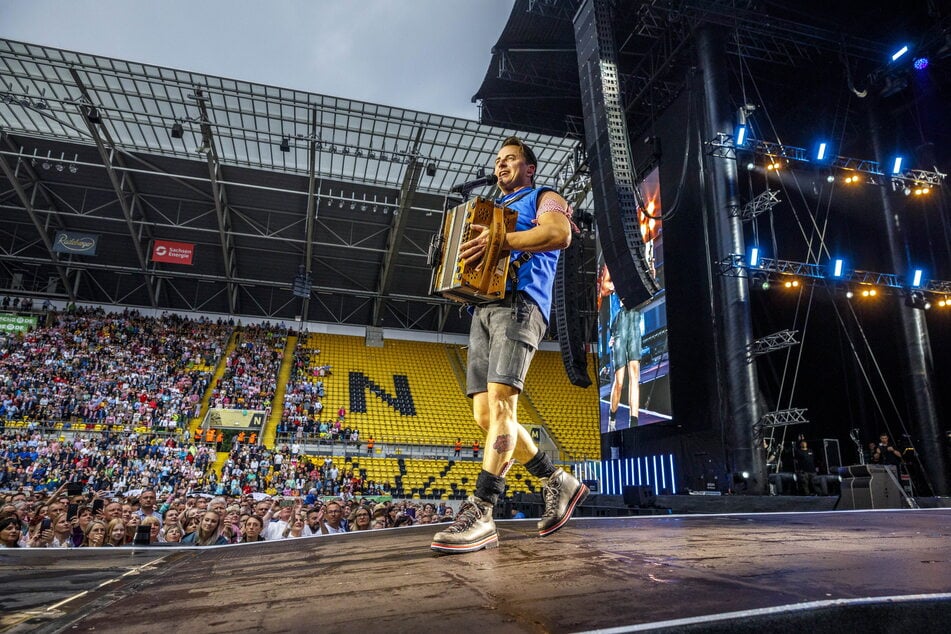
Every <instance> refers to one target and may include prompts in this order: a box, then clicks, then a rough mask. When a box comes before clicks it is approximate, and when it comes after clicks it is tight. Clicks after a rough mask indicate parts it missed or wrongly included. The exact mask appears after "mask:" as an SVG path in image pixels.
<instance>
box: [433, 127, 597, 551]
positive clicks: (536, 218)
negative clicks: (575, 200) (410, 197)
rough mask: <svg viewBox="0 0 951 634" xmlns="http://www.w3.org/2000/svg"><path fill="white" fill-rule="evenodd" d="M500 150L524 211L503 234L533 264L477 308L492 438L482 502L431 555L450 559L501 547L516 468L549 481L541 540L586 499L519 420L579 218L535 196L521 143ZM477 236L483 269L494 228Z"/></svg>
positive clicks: (479, 399) (471, 377) (478, 498)
mask: <svg viewBox="0 0 951 634" xmlns="http://www.w3.org/2000/svg"><path fill="white" fill-rule="evenodd" d="M501 145H502V147H501V148H500V150H499V152H498V155H497V157H496V163H495V175H496V176H497V177H498V187H499V189H500V191H501V193H502V197H501V198H500V199H499V200H498V202H499V203H501V204H504V205H506V206H508V207H509V208H511V209H514V210H515V211H517V212H518V221H517V224H516V230H515V231H511V232H508V233H506V234H505V236H504V242H505V245H503V246H504V247H505V248H510V249H512V257H513V258H520V257H521V255H522V254H523V253H529V254H530V256H529V257H528V258H527V259H525V260H524V261H523V263H522V265H521V266H519V267H518V269H517V280H516V289H515V290H514V291H513V292H510V293H508V294H507V296H506V299H507V301H499V302H494V303H489V304H482V305H479V306H476V308H475V310H474V313H473V316H472V327H471V330H470V333H469V356H468V364H469V365H468V369H467V387H466V392H467V394H468V395H469V396H470V397H471V398H472V399H473V415H474V418H475V420H476V422H477V423H478V425H479V426H480V427H481V428H482V429H483V430H484V431H485V432H486V440H485V443H486V447H487V451H486V455H485V457H484V459H483V461H482V471H481V473H480V474H479V477H478V479H477V480H476V485H475V492H474V495H473V496H471V497H470V498H469V500H467V502H468V504H467V505H465V507H464V508H463V509H461V510H460V512H459V513H458V515H457V516H456V519H455V521H454V522H453V524H452V525H451V526H450V527H449V528H447V529H446V530H444V531H440V532H439V533H436V535H435V536H434V537H433V542H432V544H431V548H432V549H433V550H436V551H437V552H443V553H459V552H471V551H474V550H480V549H482V548H487V547H493V546H497V545H498V541H499V537H498V531H497V530H496V528H495V523H494V521H493V519H492V511H493V508H494V507H495V504H496V503H497V501H498V498H499V496H501V495H502V494H503V492H504V491H505V475H506V474H507V473H508V471H509V469H510V468H511V466H512V465H513V463H514V461H515V460H519V461H520V462H521V463H522V464H523V465H524V466H525V468H526V469H527V470H528V472H529V473H530V474H531V475H532V476H534V477H536V478H541V479H542V481H543V483H544V485H543V496H542V497H543V500H544V503H545V511H544V513H543V515H542V519H541V521H539V523H538V531H539V535H540V536H542V537H544V536H546V535H550V534H551V533H553V532H555V531H556V530H558V529H559V528H561V527H562V526H564V524H565V523H566V522H567V521H568V519H569V518H570V517H571V514H572V513H573V511H574V508H575V506H576V505H577V504H578V503H579V502H581V500H583V499H584V498H585V497H586V496H587V494H588V489H587V487H585V485H584V484H583V483H581V482H579V481H578V480H577V479H576V478H575V477H574V476H572V475H571V474H569V473H568V472H566V471H564V470H563V469H556V467H555V466H554V464H552V462H551V459H550V458H548V456H547V455H546V454H545V453H543V452H540V451H538V447H537V446H536V445H535V443H534V442H533V441H532V439H531V436H530V435H529V433H528V431H527V430H525V428H524V427H523V426H522V425H519V423H518V420H517V412H518V397H519V394H520V392H521V389H522V385H523V381H524V377H525V375H526V374H527V372H528V366H529V364H530V363H531V359H532V356H533V354H534V352H535V350H536V349H537V347H538V344H539V343H540V342H541V338H542V337H543V336H544V334H545V332H546V330H547V324H548V318H549V311H550V307H551V299H552V286H553V283H554V271H555V269H556V266H555V265H556V264H557V262H558V258H559V255H560V253H559V252H560V250H561V249H563V248H565V247H567V246H568V245H569V244H570V242H571V233H572V223H571V214H572V211H571V208H570V206H569V205H568V203H567V201H566V200H565V199H564V198H562V197H561V196H560V195H558V194H557V193H556V192H554V191H553V190H550V189H548V188H537V189H536V188H535V182H534V178H535V171H536V170H537V169H538V161H537V159H536V158H535V154H534V153H533V152H532V150H531V149H530V148H529V147H528V146H527V145H526V144H525V143H524V142H523V141H522V140H521V139H519V138H517V137H509V138H507V139H505V140H504V141H502V144H501ZM472 230H473V231H472V234H478V235H476V236H475V237H474V238H472V239H470V240H467V241H466V242H465V243H463V244H462V245H460V255H461V256H462V258H463V259H465V261H466V263H467V264H469V265H472V266H478V265H480V264H481V262H482V259H483V258H484V256H485V253H486V251H487V248H488V239H489V228H488V227H482V226H479V225H473V226H472Z"/></svg>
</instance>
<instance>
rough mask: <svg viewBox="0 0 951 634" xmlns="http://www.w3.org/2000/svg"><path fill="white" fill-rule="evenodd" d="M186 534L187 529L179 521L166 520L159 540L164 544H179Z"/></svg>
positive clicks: (160, 531)
mask: <svg viewBox="0 0 951 634" xmlns="http://www.w3.org/2000/svg"><path fill="white" fill-rule="evenodd" d="M184 536H185V530H184V529H183V528H182V525H181V524H179V523H178V522H168V521H167V522H165V524H163V525H162V528H161V530H159V542H160V543H163V544H177V543H179V542H180V541H182V537H184Z"/></svg>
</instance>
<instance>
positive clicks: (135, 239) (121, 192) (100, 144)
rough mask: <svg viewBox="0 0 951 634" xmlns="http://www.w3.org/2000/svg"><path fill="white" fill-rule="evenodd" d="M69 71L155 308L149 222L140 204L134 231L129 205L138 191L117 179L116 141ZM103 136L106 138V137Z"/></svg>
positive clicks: (77, 78)
mask: <svg viewBox="0 0 951 634" xmlns="http://www.w3.org/2000/svg"><path fill="white" fill-rule="evenodd" d="M69 73H70V75H72V77H73V81H74V82H75V84H76V87H77V88H79V91H80V92H81V93H82V96H83V99H84V100H85V104H79V105H77V108H78V109H79V115H80V118H81V119H82V120H83V121H84V122H85V123H86V127H87V128H88V130H89V135H90V136H91V137H92V140H93V142H94V143H95V144H96V149H97V150H98V151H99V156H100V157H101V158H102V164H103V167H105V168H106V173H107V174H108V175H109V182H110V183H112V188H113V189H114V190H115V193H116V197H117V198H118V200H119V206H120V207H121V208H122V215H123V216H124V217H125V222H126V226H127V227H128V229H129V237H131V238H132V246H133V247H135V255H136V257H137V258H138V260H139V266H141V267H142V275H143V276H144V277H145V282H146V285H147V287H148V290H149V301H150V302H151V304H152V307H153V308H155V307H157V306H158V298H157V297H156V295H155V285H154V278H153V277H152V276H151V273H150V272H149V264H148V259H147V257H146V254H145V249H144V248H143V247H142V235H143V234H146V236H147V237H148V238H149V239H151V236H149V235H147V232H148V222H147V221H146V218H145V217H144V214H142V213H141V205H140V206H139V212H140V215H142V218H141V220H142V221H143V222H139V223H138V226H139V231H138V233H137V232H136V222H135V220H134V215H135V214H134V210H133V208H132V205H134V204H135V202H136V200H137V199H138V193H137V191H136V189H135V186H134V185H133V183H132V179H131V177H129V175H128V174H123V175H122V178H121V179H120V178H119V175H118V173H117V172H116V170H115V169H114V167H113V164H112V157H113V156H114V157H116V160H117V161H121V158H120V157H119V154H118V151H117V150H116V144H115V142H113V140H112V137H111V136H110V135H109V131H108V130H107V129H106V127H105V126H102V127H101V128H100V127H98V126H97V124H95V123H93V122H91V121H90V120H89V117H87V116H86V115H87V112H86V107H87V105H88V106H89V107H91V106H92V105H93V101H92V98H91V97H90V96H89V91H88V90H87V89H86V86H85V84H84V83H83V81H82V78H80V76H79V71H77V70H76V69H75V68H70V69H69ZM100 116H102V112H101V111H100ZM100 130H101V132H100ZM103 139H105V141H104V140H103ZM106 143H108V145H109V148H110V149H111V151H112V154H111V156H110V152H109V151H107V150H106ZM120 167H125V166H124V165H122V164H121V162H120ZM126 185H128V186H129V191H130V193H131V194H132V204H130V203H129V201H128V200H127V199H126V191H125V186H126Z"/></svg>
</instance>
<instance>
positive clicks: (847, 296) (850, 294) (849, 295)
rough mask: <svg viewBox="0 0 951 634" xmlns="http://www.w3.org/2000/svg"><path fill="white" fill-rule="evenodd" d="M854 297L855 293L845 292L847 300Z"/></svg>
mask: <svg viewBox="0 0 951 634" xmlns="http://www.w3.org/2000/svg"><path fill="white" fill-rule="evenodd" d="M853 297H855V293H853V292H852V291H845V298H846V299H852V298H853Z"/></svg>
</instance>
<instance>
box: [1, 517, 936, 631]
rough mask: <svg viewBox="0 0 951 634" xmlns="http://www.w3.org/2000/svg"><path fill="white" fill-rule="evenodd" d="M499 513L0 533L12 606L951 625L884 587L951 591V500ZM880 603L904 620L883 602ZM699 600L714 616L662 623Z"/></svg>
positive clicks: (324, 627)
mask: <svg viewBox="0 0 951 634" xmlns="http://www.w3.org/2000/svg"><path fill="white" fill-rule="evenodd" d="M499 527H500V533H501V539H502V543H501V547H500V548H499V549H497V550H489V551H482V552H479V553H472V554H468V555H456V556H436V555H434V554H432V553H431V551H430V550H429V542H430V538H431V537H432V535H433V533H434V532H435V530H436V527H433V526H426V527H423V526H420V527H413V528H406V529H395V530H388V531H375V532H369V533H352V534H348V535H340V536H330V537H317V538H303V539H298V540H291V541H282V542H275V543H269V544H261V545H248V546H225V547H218V548H205V549H187V550H186V549H147V550H144V551H135V552H133V551H132V550H127V549H121V550H99V551H83V550H76V551H50V550H29V551H10V550H0V573H2V577H0V579H2V581H0V589H2V593H0V594H2V599H0V601H2V602H0V611H2V614H3V616H2V622H0V623H2V625H3V628H2V629H5V630H8V631H67V632H88V631H98V632H102V631H122V632H156V631H188V632H202V633H203V634H204V633H206V632H252V631H253V632H261V631H263V632H271V631H307V632H316V631H320V632H348V631H349V632H366V631H369V632H407V631H417V632H435V631H439V632H465V631H480V632H577V631H586V630H598V629H606V628H619V627H624V626H632V625H634V626H637V625H639V626H640V627H639V628H637V629H650V630H656V629H663V630H668V631H756V630H757V629H760V628H763V627H768V629H770V631H773V632H781V631H800V632H801V631H810V632H812V631H837V632H840V633H844V632H847V631H856V630H855V629H853V627H851V626H857V625H859V624H860V623H863V626H862V628H861V629H862V631H905V630H909V631H910V630H914V631H916V632H919V633H920V632H925V631H947V629H945V626H946V625H947V623H948V620H947V618H948V615H949V613H951V602H949V599H951V597H949V596H948V595H945V596H944V597H925V598H924V599H921V600H911V601H909V600H895V599H892V600H890V601H884V602H883V601H880V600H879V599H880V598H882V597H896V596H908V595H932V594H938V593H948V592H949V591H951V509H933V510H930V509H929V510H915V511H852V512H847V511H835V512H817V513H761V514H730V515H682V516H678V515H665V516H643V517H628V518H583V519H575V520H572V522H571V523H569V525H568V526H567V527H566V528H564V529H563V530H562V531H561V532H559V533H557V534H555V535H553V536H551V537H549V538H547V539H544V540H543V539H540V538H538V537H536V536H535V535H534V533H533V529H534V520H516V521H505V522H499ZM80 593H85V594H81V595H80ZM77 595H80V596H77ZM868 598H872V599H875V601H872V602H871V605H869V604H868V603H863V602H861V601H859V602H858V603H857V604H856V605H851V606H848V605H845V606H843V605H842V604H841V603H842V602H840V604H838V605H827V604H817V605H813V606H807V607H808V609H806V610H793V611H792V612H789V611H784V610H779V611H771V612H770V613H768V614H767V615H765V616H764V615H762V614H759V615H745V616H743V617H742V618H740V619H736V620H733V621H726V622H725V621H722V620H718V619H717V617H716V615H721V614H723V613H726V612H733V611H740V610H756V609H761V608H774V607H777V606H795V605H797V604H800V605H801V604H805V603H808V602H833V601H836V600H863V599H868ZM850 610H851V611H853V612H850ZM877 611H878V612H877ZM879 613H882V614H886V613H887V614H888V615H889V616H888V618H889V619H892V620H891V621H889V620H886V618H885V617H881V618H877V617H876V618H871V617H873V616H875V615H876V614H879ZM777 614H778V616H777ZM796 614H798V616H796ZM790 615H792V616H790ZM896 615H898V617H899V618H900V619H901V620H900V621H898V622H899V623H901V627H897V628H896V626H895V625H894V623H895V620H894V619H895V618H896ZM690 617H703V619H702V621H701V622H700V623H699V625H694V626H690V625H687V624H684V623H680V624H677V625H676V626H673V625H668V626H659V624H660V623H661V622H665V621H669V620H673V619H687V618H690ZM764 618H767V619H768V618H773V619H777V618H778V619H779V620H780V624H779V625H778V626H777V625H776V624H775V623H771V624H769V625H768V626H767V625H764V623H766V621H762V620H760V621H757V619H764ZM863 618H864V620H865V621H868V623H864V622H863ZM796 619H799V620H798V621H797V620H796ZM804 619H805V620H804ZM810 619H812V621H810ZM856 619H858V620H856ZM876 619H877V620H876ZM889 623H891V625H888V624H889ZM783 624H785V626H784V625H783ZM876 624H877V625H878V627H876ZM804 626H807V628H808V630H803V629H801V628H802V627H804ZM744 628H745V629H744ZM625 630H627V631H631V630H630V628H624V630H622V629H618V630H615V631H625ZM760 631H762V630H760Z"/></svg>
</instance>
